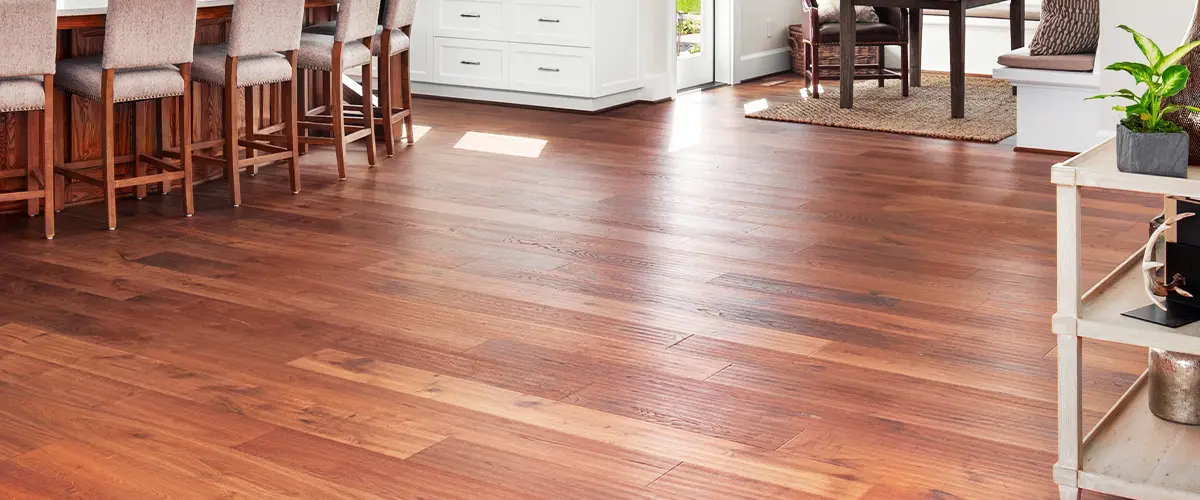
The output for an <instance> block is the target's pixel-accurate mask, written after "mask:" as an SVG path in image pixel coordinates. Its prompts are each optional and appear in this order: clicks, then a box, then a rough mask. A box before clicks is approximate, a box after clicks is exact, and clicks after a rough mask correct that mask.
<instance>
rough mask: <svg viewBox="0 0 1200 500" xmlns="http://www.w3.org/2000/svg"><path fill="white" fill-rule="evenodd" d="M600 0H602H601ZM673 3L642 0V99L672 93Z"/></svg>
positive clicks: (663, 0) (661, 0) (665, 97)
mask: <svg viewBox="0 0 1200 500" xmlns="http://www.w3.org/2000/svg"><path fill="white" fill-rule="evenodd" d="M601 1H603V0H601ZM674 4H675V2H674V1H669V2H668V1H667V0H641V6H640V9H641V12H640V22H641V27H640V29H639V32H640V33H641V37H642V39H641V52H642V53H641V58H642V87H643V88H642V93H641V96H640V98H641V99H642V100H643V101H652V102H653V101H661V100H663V99H670V98H671V97H672V96H674V95H675V68H674V65H675V58H674V57H673V56H672V54H673V52H674V49H675V47H674V45H675V35H674V32H673V30H674V29H675V22H674V19H675V6H674Z"/></svg>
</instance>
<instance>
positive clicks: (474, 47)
mask: <svg viewBox="0 0 1200 500" xmlns="http://www.w3.org/2000/svg"><path fill="white" fill-rule="evenodd" d="M507 52H508V48H507V47H505V46H504V45H503V44H495V43H491V42H486V41H480V40H468V39H465V38H441V37H438V38H434V39H433V64H434V66H433V81H434V82H437V83H444V84H447V85H466V86H474V87H492V88H499V89H503V88H508V54H507Z"/></svg>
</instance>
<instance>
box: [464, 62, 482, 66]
mask: <svg viewBox="0 0 1200 500" xmlns="http://www.w3.org/2000/svg"><path fill="white" fill-rule="evenodd" d="M460 62H461V63H462V64H466V65H467V66H479V65H480V62H479V61H460Z"/></svg>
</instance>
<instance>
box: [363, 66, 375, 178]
mask: <svg viewBox="0 0 1200 500" xmlns="http://www.w3.org/2000/svg"><path fill="white" fill-rule="evenodd" d="M372 66H373V64H371V60H370V59H367V64H365V65H363V67H362V74H363V79H362V111H363V126H364V127H367V165H370V166H372V167H374V166H375V154H376V152H377V151H376V149H375V148H376V146H375V106H374V104H372V102H371V101H372V99H373V98H374V97H375V94H374V92H373V90H374V88H373V87H374V85H373V82H374V78H373V77H372V76H371V67H372Z"/></svg>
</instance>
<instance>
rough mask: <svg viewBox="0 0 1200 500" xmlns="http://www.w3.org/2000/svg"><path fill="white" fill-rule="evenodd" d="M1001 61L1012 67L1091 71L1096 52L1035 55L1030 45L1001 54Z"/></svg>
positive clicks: (1094, 62)
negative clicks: (1030, 53) (1032, 53)
mask: <svg viewBox="0 0 1200 500" xmlns="http://www.w3.org/2000/svg"><path fill="white" fill-rule="evenodd" d="M999 62H1000V64H1001V65H1003V66H1008V67H1010V68H1025V69H1040V70H1048V71H1089V72H1090V71H1092V70H1093V68H1094V67H1095V66H1096V54H1070V55H1063V56H1033V55H1029V48H1028V47H1022V48H1019V49H1017V50H1014V51H1012V52H1009V53H1007V54H1004V55H1002V56H1000V59H999Z"/></svg>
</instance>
